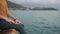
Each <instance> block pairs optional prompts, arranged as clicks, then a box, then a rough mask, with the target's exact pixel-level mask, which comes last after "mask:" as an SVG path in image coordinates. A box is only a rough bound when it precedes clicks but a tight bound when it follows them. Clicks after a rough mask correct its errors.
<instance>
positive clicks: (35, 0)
mask: <svg viewBox="0 0 60 34" xmlns="http://www.w3.org/2000/svg"><path fill="white" fill-rule="evenodd" d="M10 1H13V2H16V3H20V2H24V3H25V2H28V3H30V2H32V3H43V4H45V3H51V4H59V3H60V0H10Z"/></svg>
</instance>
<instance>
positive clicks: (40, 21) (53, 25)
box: [10, 10, 60, 34]
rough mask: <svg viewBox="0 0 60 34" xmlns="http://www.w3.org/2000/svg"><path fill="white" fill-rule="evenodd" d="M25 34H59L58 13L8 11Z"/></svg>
mask: <svg viewBox="0 0 60 34" xmlns="http://www.w3.org/2000/svg"><path fill="white" fill-rule="evenodd" d="M10 11H11V13H12V14H13V15H14V16H15V17H16V18H17V19H19V20H20V21H21V22H22V23H24V25H25V31H26V32H27V34H60V11H48V10H47V11H31V10H26V11H24V10H10Z"/></svg>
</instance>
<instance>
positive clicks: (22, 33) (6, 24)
mask: <svg viewBox="0 0 60 34" xmlns="http://www.w3.org/2000/svg"><path fill="white" fill-rule="evenodd" d="M0 24H1V25H0V29H2V30H4V29H9V28H14V29H16V30H18V31H19V32H20V34H26V32H25V31H24V25H23V24H10V23H9V22H7V21H5V20H1V21H0Z"/></svg>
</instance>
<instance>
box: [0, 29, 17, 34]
mask: <svg viewBox="0 0 60 34" xmlns="http://www.w3.org/2000/svg"><path fill="white" fill-rule="evenodd" d="M0 34H18V32H17V31H16V30H15V29H9V30H0Z"/></svg>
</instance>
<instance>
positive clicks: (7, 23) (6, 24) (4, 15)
mask: <svg viewBox="0 0 60 34" xmlns="http://www.w3.org/2000/svg"><path fill="white" fill-rule="evenodd" d="M8 17H11V18H12V20H11V19H9V18H8ZM10 28H14V29H16V30H18V31H19V32H20V34H26V33H25V31H24V25H23V24H22V23H21V22H20V21H19V20H17V19H16V18H15V17H14V16H13V15H12V14H11V13H10V12H9V10H8V7H7V3H6V0H0V29H1V30H6V29H10Z"/></svg>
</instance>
